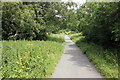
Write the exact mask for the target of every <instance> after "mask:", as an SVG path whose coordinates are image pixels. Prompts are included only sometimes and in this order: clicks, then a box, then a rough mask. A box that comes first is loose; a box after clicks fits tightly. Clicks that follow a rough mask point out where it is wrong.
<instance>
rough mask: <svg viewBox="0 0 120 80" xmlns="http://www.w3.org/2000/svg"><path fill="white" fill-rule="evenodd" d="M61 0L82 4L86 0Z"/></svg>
mask: <svg viewBox="0 0 120 80" xmlns="http://www.w3.org/2000/svg"><path fill="white" fill-rule="evenodd" d="M62 1H64V2H67V1H73V2H76V3H81V4H83V3H85V2H86V0H62Z"/></svg>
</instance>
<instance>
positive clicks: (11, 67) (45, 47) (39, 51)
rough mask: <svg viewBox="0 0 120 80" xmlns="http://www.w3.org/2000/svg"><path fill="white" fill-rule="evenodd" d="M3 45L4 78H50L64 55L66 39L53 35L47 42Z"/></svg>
mask: <svg viewBox="0 0 120 80" xmlns="http://www.w3.org/2000/svg"><path fill="white" fill-rule="evenodd" d="M58 40H59V41H58ZM2 44H3V48H2V49H3V50H2V68H1V69H2V78H49V77H50V76H51V74H52V73H53V71H54V68H55V66H56V64H57V62H58V60H59V59H60V57H61V55H62V53H63V48H64V38H63V36H58V35H51V36H50V38H49V39H48V40H47V41H27V40H18V41H12V40H10V41H3V42H2Z"/></svg>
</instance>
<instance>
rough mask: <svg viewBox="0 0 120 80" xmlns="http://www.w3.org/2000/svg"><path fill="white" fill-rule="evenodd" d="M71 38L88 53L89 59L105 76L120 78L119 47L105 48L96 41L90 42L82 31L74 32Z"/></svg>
mask: <svg viewBox="0 0 120 80" xmlns="http://www.w3.org/2000/svg"><path fill="white" fill-rule="evenodd" d="M70 38H71V39H72V40H73V41H74V42H75V43H76V45H77V46H78V47H79V48H80V49H81V50H82V51H83V52H84V54H86V55H87V57H88V58H89V60H90V61H92V62H93V63H94V64H95V66H96V68H97V70H98V71H99V72H101V74H102V75H103V76H105V78H118V56H117V53H118V51H117V49H116V50H115V49H104V48H103V47H102V46H99V45H97V44H95V43H92V42H89V43H88V42H86V41H85V40H84V36H82V35H81V33H77V34H72V35H70ZM115 54H116V55H115Z"/></svg>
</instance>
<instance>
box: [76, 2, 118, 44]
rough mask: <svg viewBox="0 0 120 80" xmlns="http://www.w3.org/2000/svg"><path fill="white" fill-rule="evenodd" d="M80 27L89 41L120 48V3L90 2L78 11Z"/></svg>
mask: <svg viewBox="0 0 120 80" xmlns="http://www.w3.org/2000/svg"><path fill="white" fill-rule="evenodd" d="M77 14H78V20H79V26H78V27H77V30H78V31H80V32H81V31H82V32H83V35H84V36H85V37H86V39H87V40H88V41H93V42H95V43H98V44H101V45H107V46H120V2H111V3H110V2H109V3H107V2H99V3H98V2H89V3H86V4H84V5H83V6H81V8H79V9H78V10H77Z"/></svg>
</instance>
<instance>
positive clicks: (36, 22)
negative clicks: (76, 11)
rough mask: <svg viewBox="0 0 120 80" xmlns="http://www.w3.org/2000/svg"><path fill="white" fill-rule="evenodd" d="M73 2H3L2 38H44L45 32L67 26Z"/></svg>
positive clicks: (54, 31)
mask: <svg viewBox="0 0 120 80" xmlns="http://www.w3.org/2000/svg"><path fill="white" fill-rule="evenodd" d="M73 5H76V4H75V3H73V2H68V3H63V2H12V3H9V2H4V3H3V9H2V36H3V37H2V39H3V40H21V39H25V40H46V39H47V34H49V33H56V32H58V31H59V30H61V29H65V28H67V26H68V25H67V23H68V20H67V19H68V14H69V16H70V14H72V13H73V11H72V10H73V9H68V7H71V6H73Z"/></svg>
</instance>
